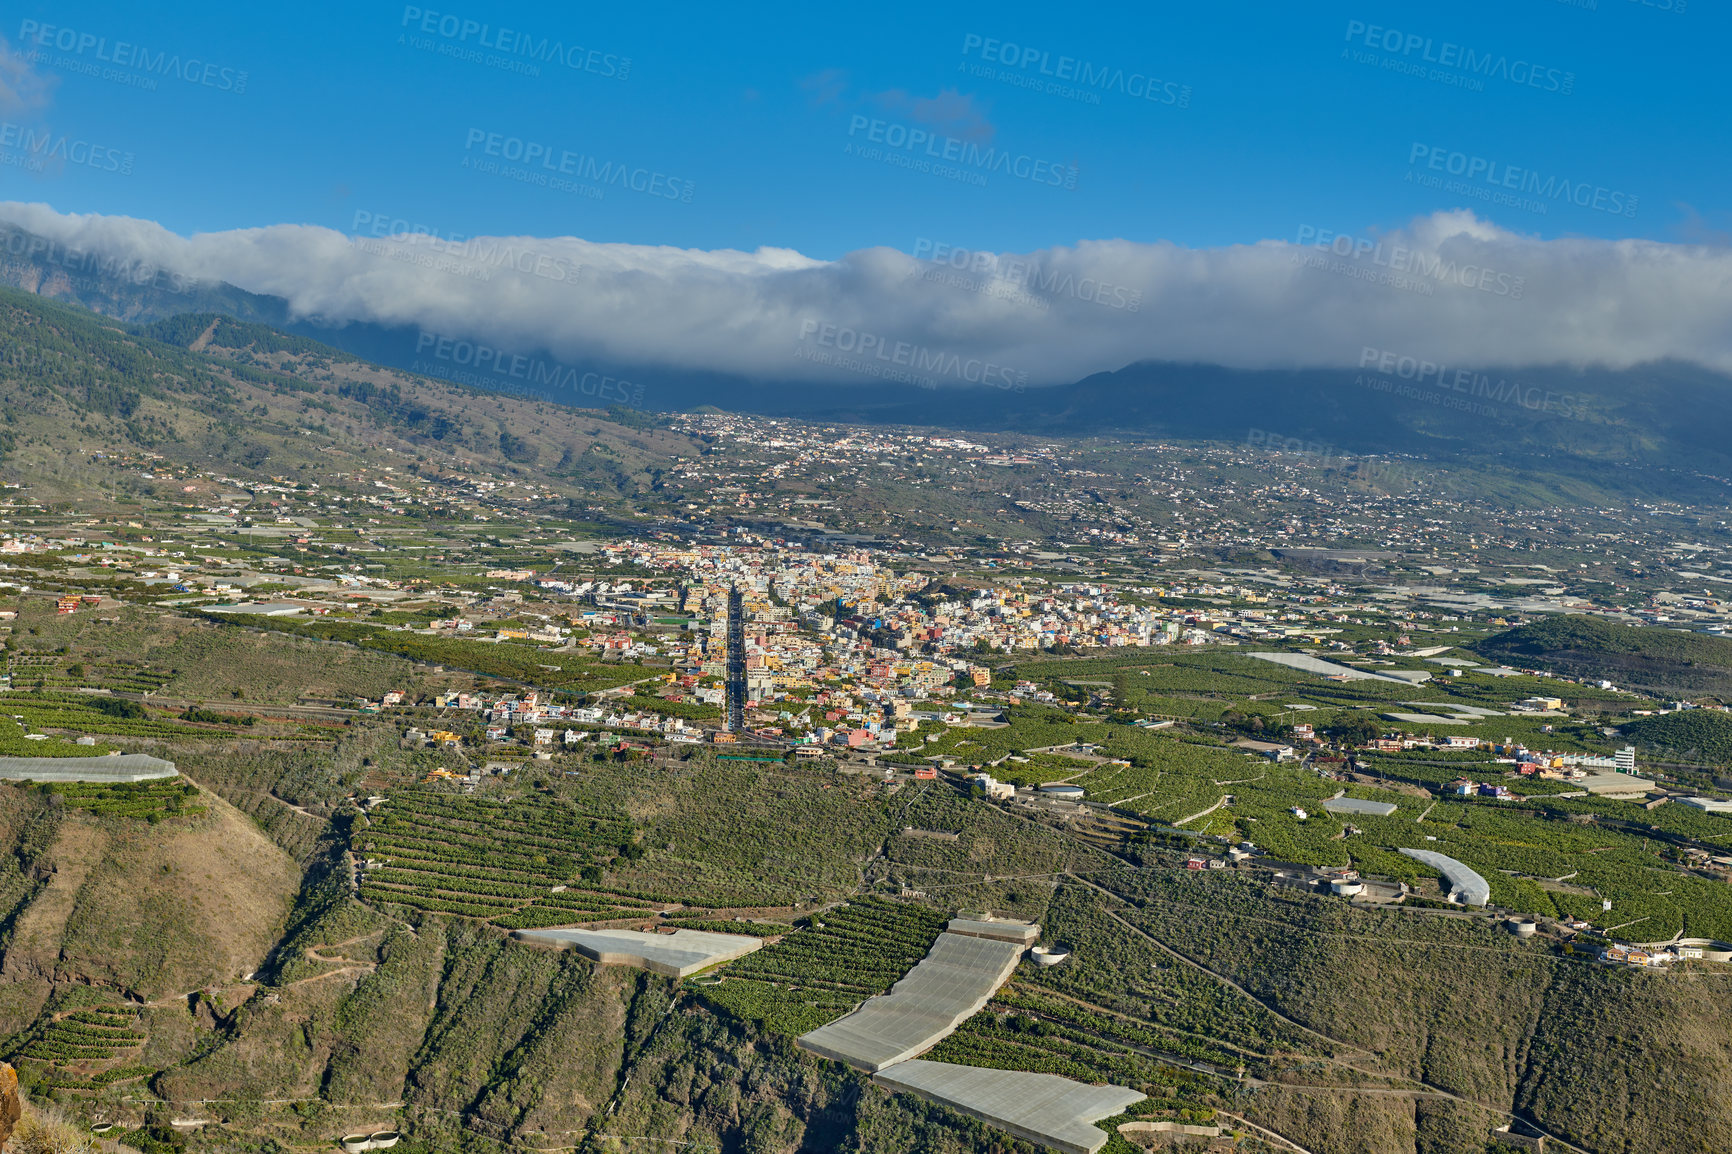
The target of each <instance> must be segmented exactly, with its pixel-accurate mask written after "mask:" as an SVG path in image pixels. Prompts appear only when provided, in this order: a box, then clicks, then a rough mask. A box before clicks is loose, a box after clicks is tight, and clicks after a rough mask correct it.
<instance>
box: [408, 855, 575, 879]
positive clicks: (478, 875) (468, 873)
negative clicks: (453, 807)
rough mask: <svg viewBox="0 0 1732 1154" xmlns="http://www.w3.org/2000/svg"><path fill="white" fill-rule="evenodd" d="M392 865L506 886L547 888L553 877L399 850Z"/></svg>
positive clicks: (545, 874)
mask: <svg viewBox="0 0 1732 1154" xmlns="http://www.w3.org/2000/svg"><path fill="white" fill-rule="evenodd" d="M391 864H392V866H394V867H395V868H397V869H412V870H416V871H418V872H420V873H430V874H444V875H446V876H448V877H454V878H474V879H476V880H477V881H490V882H503V883H504V884H506V885H540V886H544V887H545V885H546V884H548V879H550V878H552V877H553V875H552V874H548V873H542V872H539V871H530V870H507V869H491V868H489V867H487V866H479V865H471V864H469V863H467V862H463V863H453V862H445V861H440V860H438V859H436V858H424V857H421V856H420V855H419V854H418V853H410V852H404V851H402V850H397V849H393V850H392V853H391Z"/></svg>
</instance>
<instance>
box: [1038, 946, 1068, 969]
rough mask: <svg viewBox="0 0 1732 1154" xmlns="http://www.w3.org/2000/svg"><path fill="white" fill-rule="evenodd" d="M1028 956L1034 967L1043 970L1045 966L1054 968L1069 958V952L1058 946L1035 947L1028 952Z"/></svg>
mask: <svg viewBox="0 0 1732 1154" xmlns="http://www.w3.org/2000/svg"><path fill="white" fill-rule="evenodd" d="M1028 956H1029V957H1030V958H1032V959H1033V960H1034V964H1035V965H1037V966H1040V967H1041V968H1042V969H1045V968H1046V967H1047V966H1056V965H1058V964H1059V963H1060V962H1062V961H1064V960H1065V959H1066V958H1068V957H1070V951H1069V950H1067V949H1064V948H1063V947H1060V946H1036V947H1034V949H1032V950H1030V951H1028Z"/></svg>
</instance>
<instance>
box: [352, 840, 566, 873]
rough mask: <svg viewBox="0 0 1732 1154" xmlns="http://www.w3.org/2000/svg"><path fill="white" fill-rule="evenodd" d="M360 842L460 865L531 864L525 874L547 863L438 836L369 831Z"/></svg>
mask: <svg viewBox="0 0 1732 1154" xmlns="http://www.w3.org/2000/svg"><path fill="white" fill-rule="evenodd" d="M357 844H358V845H359V846H360V847H361V848H362V849H364V850H369V851H370V850H380V851H384V852H390V851H391V850H392V849H393V848H396V849H399V850H401V851H402V852H403V853H405V854H408V853H421V854H426V855H428V858H429V859H430V860H433V861H441V862H450V863H452V864H458V865H464V864H466V865H476V866H483V867H485V866H487V865H489V864H493V865H495V866H497V865H498V864H500V863H510V864H512V865H513V866H518V867H527V868H523V869H522V872H524V873H542V871H541V870H539V869H537V868H535V867H538V866H540V865H542V864H544V863H541V862H537V861H536V860H535V855H533V854H531V855H527V856H526V855H523V854H517V853H513V852H511V851H509V850H504V849H498V848H492V847H484V848H480V849H473V850H471V849H464V848H458V847H456V846H454V845H452V844H451V843H450V842H444V841H440V840H438V839H436V838H422V837H411V836H407V835H403V834H385V835H381V834H375V833H372V832H370V831H369V832H368V833H365V834H363V835H361V838H360V839H359V840H358V843H357Z"/></svg>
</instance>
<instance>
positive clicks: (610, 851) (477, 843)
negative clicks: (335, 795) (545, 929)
mask: <svg viewBox="0 0 1732 1154" xmlns="http://www.w3.org/2000/svg"><path fill="white" fill-rule="evenodd" d="M357 825H358V827H359V828H358V830H357V833H356V835H355V838H354V852H355V855H356V857H357V858H358V859H364V860H363V861H362V863H361V864H362V867H363V880H362V882H361V886H360V895H361V897H362V899H363V900H365V901H369V902H374V903H380V904H390V905H397V906H403V907H407V908H410V909H417V910H423V911H427V912H430V913H443V914H455V915H457V916H460V917H466V918H476V919H480V920H485V921H491V922H493V923H494V924H496V925H499V926H500V927H502V928H505V929H525V928H529V927H533V926H547V925H565V924H573V923H579V922H586V921H605V920H608V919H613V918H622V917H633V916H641V915H643V914H645V913H648V912H650V910H649V906H648V905H647V904H646V903H645V902H644V901H643V900H642V899H640V898H636V897H633V896H629V895H624V894H618V893H612V892H608V891H607V890H604V889H602V888H601V887H600V884H599V883H600V882H601V879H602V876H603V872H604V867H605V866H606V865H607V864H609V863H611V862H612V861H613V860H614V859H615V857H617V856H619V855H621V854H624V853H631V852H634V851H635V849H636V843H635V841H634V840H633V838H634V831H633V829H632V826H631V823H630V822H629V821H628V820H626V819H625V817H624V816H623V815H622V814H619V813H617V812H609V811H607V810H605V809H603V808H599V807H596V808H584V807H580V806H578V805H576V804H575V803H572V802H570V801H567V800H563V799H561V800H557V801H551V800H520V801H479V800H471V799H467V798H463V799H458V798H453V797H452V796H450V795H448V794H441V793H438V792H435V791H431V790H420V791H416V790H402V791H398V792H397V793H395V794H393V796H392V797H391V799H390V801H389V802H387V803H386V804H385V805H384V806H382V807H381V808H380V809H379V810H378V811H376V812H375V813H374V814H373V815H371V816H370V817H368V818H365V819H363V820H362V822H358V823H357ZM556 891H557V892H556Z"/></svg>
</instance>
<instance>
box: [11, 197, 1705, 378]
mask: <svg viewBox="0 0 1732 1154" xmlns="http://www.w3.org/2000/svg"><path fill="white" fill-rule="evenodd" d="M0 219H5V220H8V221H10V222H12V223H14V224H16V225H17V226H19V227H20V228H23V229H26V230H28V231H30V232H33V233H36V234H38V235H39V236H41V237H44V238H47V239H49V240H51V241H53V242H55V243H56V244H59V245H61V246H64V248H65V249H66V250H77V251H79V252H81V253H84V254H92V255H93V258H95V259H99V260H101V261H107V262H117V263H119V264H123V265H125V266H127V267H132V268H139V267H154V268H161V269H165V270H170V271H172V272H174V273H177V274H180V275H182V276H189V277H196V278H199V279H201V280H220V281H226V282H228V283H230V284H233V285H236V286H238V287H240V288H244V289H247V290H248V291H251V292H255V293H261V294H267V295H271V296H277V297H281V298H283V299H285V300H286V301H288V302H289V306H290V308H291V309H292V310H293V312H294V313H295V315H296V316H297V317H303V316H304V317H316V318H319V319H321V320H322V321H324V322H327V323H329V322H354V321H364V322H373V323H377V324H383V325H404V326H415V327H418V328H420V329H422V330H424V331H425V332H428V333H437V334H441V335H442V336H446V337H450V338H454V339H461V340H469V341H480V342H486V343H488V344H490V345H492V346H495V347H498V348H501V349H521V350H524V351H539V350H546V351H548V352H551V353H552V354H554V355H555V356H558V357H562V358H572V359H576V358H596V357H601V358H606V359H608V360H610V361H612V362H615V363H620V364H641V365H653V366H657V367H662V368H669V369H691V370H713V371H717V372H725V373H736V374H740V375H743V376H747V377H751V378H757V379H765V380H835V381H848V382H851V383H859V381H860V379H861V374H866V375H869V376H873V377H878V378H881V379H901V378H902V377H903V376H905V377H906V378H907V379H910V380H919V381H935V382H937V383H939V384H961V383H986V384H996V385H1005V384H1008V383H1011V382H1015V383H1017V384H1027V385H1030V386H1035V385H1044V384H1054V383H1060V382H1065V381H1071V380H1076V379H1078V378H1080V377H1083V376H1086V375H1088V374H1090V373H1094V372H1100V371H1107V370H1113V369H1118V368H1121V367H1123V366H1124V365H1126V364H1130V363H1132V362H1136V361H1142V360H1164V361H1181V362H1186V361H1197V362H1207V363H1213V364H1220V365H1226V366H1230V367H1234V368H1318V367H1354V366H1356V365H1359V364H1361V363H1363V362H1364V361H1365V360H1366V358H1367V357H1368V355H1369V354H1368V352H1367V350H1378V351H1379V353H1380V354H1382V353H1389V354H1393V355H1395V356H1400V357H1410V358H1413V359H1415V360H1417V361H1429V362H1432V363H1434V364H1446V365H1501V366H1510V367H1522V366H1531V365H1542V364H1567V365H1578V366H1584V365H1602V366H1606V367H1610V368H1627V367H1629V366H1631V365H1634V364H1640V363H1643V362H1648V361H1653V360H1658V359H1662V358H1677V359H1680V360H1685V361H1690V362H1694V363H1698V364H1702V365H1706V366H1708V367H1711V368H1715V369H1719V370H1721V371H1732V325H1728V324H1727V323H1726V318H1727V317H1728V316H1732V251H1729V250H1727V249H1725V248H1723V247H1717V246H1709V245H1684V244H1666V243H1658V242H1653V241H1643V240H1619V241H1606V240H1595V239H1562V240H1537V239H1533V238H1530V237H1525V236H1522V235H1520V234H1518V233H1515V232H1510V231H1508V230H1505V229H1503V228H1500V227H1498V226H1496V225H1493V224H1491V223H1488V222H1486V221H1484V220H1481V219H1479V218H1478V217H1476V216H1475V215H1474V214H1472V213H1470V212H1466V211H1457V212H1449V213H1438V214H1434V215H1432V216H1428V217H1421V218H1418V219H1415V220H1414V221H1412V222H1411V223H1409V224H1408V225H1407V226H1405V227H1404V228H1402V229H1399V230H1396V231H1391V232H1384V233H1380V234H1376V235H1372V234H1364V235H1357V236H1354V235H1337V234H1334V233H1331V232H1328V231H1324V230H1320V229H1311V228H1302V229H1300V230H1299V232H1298V233H1297V234H1296V235H1295V236H1294V237H1290V238H1284V239H1282V240H1266V241H1259V242H1257V243H1255V244H1243V245H1232V246H1227V247H1221V248H1212V249H1188V248H1182V247H1179V246H1177V245H1173V244H1168V243H1152V244H1150V243H1136V242H1131V241H1123V240H1092V241H1081V242H1079V243H1077V244H1075V245H1072V246H1066V247H1057V248H1050V249H1045V250H1042V251H1040V252H1034V253H1024V254H1008V253H990V252H973V251H968V250H962V249H957V248H955V247H953V246H950V245H947V244H945V243H942V242H940V241H937V240H930V241H929V240H922V241H920V242H919V243H918V244H916V245H915V251H914V252H913V253H912V254H910V253H903V252H899V251H896V250H894V249H889V248H869V249H862V250H859V251H856V252H851V253H849V254H847V255H846V256H844V257H842V258H841V259H839V260H833V261H825V260H816V259H812V258H810V257H806V256H804V255H802V254H800V253H798V252H794V251H792V250H788V249H779V248H760V249H758V250H756V251H754V252H741V251H735V250H717V251H699V250H691V249H679V248H671V247H659V246H648V245H630V244H596V243H591V242H588V241H584V240H581V239H578V238H575V237H551V238H540V237H479V238H472V237H459V236H450V235H440V234H437V233H433V232H432V231H430V230H426V229H423V228H420V227H419V226H417V225H415V224H414V223H413V222H411V221H393V220H388V219H384V218H374V217H371V216H369V215H368V214H366V213H360V214H357V217H356V220H355V228H354V234H353V235H348V234H345V233H342V232H338V231H336V230H333V229H330V228H324V227H319V226H312V225H293V224H282V225H272V226H269V227H265V228H254V229H240V230H234V231H229V232H219V233H204V234H199V235H195V236H192V237H182V236H179V235H176V234H174V233H172V232H170V231H168V230H167V229H164V228H163V227H161V226H160V225H158V224H156V223H154V222H151V221H147V220H138V219H133V218H129V217H121V216H101V215H75V214H63V213H59V212H56V211H55V210H54V209H52V208H51V207H49V206H47V205H43V204H23V203H5V204H0ZM9 255H11V256H14V257H16V256H19V255H21V254H18V253H10V254H9Z"/></svg>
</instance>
